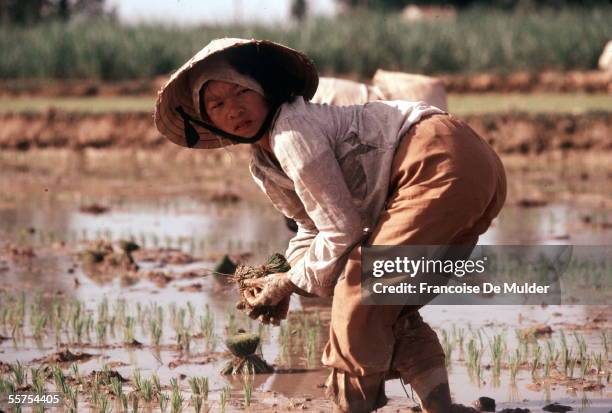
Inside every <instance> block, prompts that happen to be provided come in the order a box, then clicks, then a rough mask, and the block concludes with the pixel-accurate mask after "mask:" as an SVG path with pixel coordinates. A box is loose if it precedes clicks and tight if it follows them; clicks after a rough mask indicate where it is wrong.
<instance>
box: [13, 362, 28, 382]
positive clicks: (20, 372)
mask: <svg viewBox="0 0 612 413" xmlns="http://www.w3.org/2000/svg"><path fill="white" fill-rule="evenodd" d="M11 373H13V378H14V379H15V384H17V386H19V387H21V386H23V385H24V384H26V381H27V376H28V372H27V371H26V369H25V367H24V366H23V364H21V362H19V361H17V362H16V363H15V364H12V365H11Z"/></svg>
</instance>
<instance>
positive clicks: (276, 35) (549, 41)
mask: <svg viewBox="0 0 612 413" xmlns="http://www.w3.org/2000/svg"><path fill="white" fill-rule="evenodd" d="M610 21H612V8H610V7H605V6H604V7H601V8H586V9H580V8H568V7H566V8H562V9H559V10H553V9H544V10H540V11H538V12H531V13H528V14H521V13H509V12H504V11H500V10H494V9H484V8H470V9H467V10H465V11H461V12H460V13H459V14H458V16H457V18H456V19H455V20H448V21H442V22H440V21H419V22H404V21H402V20H401V19H400V17H399V15H385V14H379V13H373V12H365V11H362V12H355V13H347V14H346V15H343V16H338V17H337V18H317V19H311V20H308V21H306V22H304V24H302V25H300V26H296V25H287V26H285V27H283V28H278V27H262V26H237V25H224V26H205V27H190V28H180V27H170V26H168V27H164V26H160V25H151V24H147V25H145V24H142V25H137V26H120V25H118V24H116V23H112V22H110V21H104V20H102V21H98V22H95V21H94V22H83V21H81V22H74V23H67V24H62V23H57V22H56V23H45V24H41V25H37V26H33V27H17V26H3V27H1V28H0V50H2V58H1V59H0V78H100V79H133V78H143V77H152V76H157V75H163V74H166V73H168V72H171V71H173V70H174V69H176V68H178V67H179V66H180V65H181V64H182V63H183V62H185V61H186V60H187V59H188V58H189V57H190V56H192V55H193V53H194V52H196V51H197V50H199V49H200V48H201V47H203V46H204V45H205V44H206V43H208V42H209V41H210V40H212V39H214V38H218V37H232V36H234V37H246V38H250V37H255V38H262V39H270V40H274V41H278V42H281V43H284V44H288V45H290V46H292V47H295V48H297V49H299V50H302V51H304V52H306V53H307V54H308V55H309V56H310V57H311V58H312V59H313V60H314V62H315V64H316V65H317V67H318V68H319V70H320V71H321V72H322V73H326V74H335V75H342V74H357V75H358V76H360V77H362V78H369V77H370V76H371V75H372V74H373V73H374V72H375V71H376V69H378V68H385V69H390V70H402V71H407V72H420V73H428V74H435V73H441V72H447V73H457V72H475V71H496V72H508V71H516V70H531V71H538V70H542V69H558V70H567V69H592V68H595V67H596V64H597V59H598V57H599V55H600V54H601V51H602V49H603V46H604V45H605V43H606V41H607V40H609V39H610V38H612V28H611V26H610V25H609V22H610ZM17 45H18V46H17Z"/></svg>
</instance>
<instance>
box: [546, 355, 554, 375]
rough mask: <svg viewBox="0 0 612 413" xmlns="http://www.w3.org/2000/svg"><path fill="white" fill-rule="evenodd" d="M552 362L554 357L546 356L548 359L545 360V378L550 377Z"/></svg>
mask: <svg viewBox="0 0 612 413" xmlns="http://www.w3.org/2000/svg"><path fill="white" fill-rule="evenodd" d="M551 364H552V357H550V356H546V361H545V362H544V378H548V377H550V366H551Z"/></svg>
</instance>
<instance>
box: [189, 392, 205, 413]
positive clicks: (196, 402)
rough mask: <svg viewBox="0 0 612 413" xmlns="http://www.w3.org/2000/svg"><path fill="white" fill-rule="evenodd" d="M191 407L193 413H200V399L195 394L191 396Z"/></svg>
mask: <svg viewBox="0 0 612 413" xmlns="http://www.w3.org/2000/svg"><path fill="white" fill-rule="evenodd" d="M191 405H192V406H193V411H194V412H195V413H200V412H201V411H202V397H201V396H198V395H195V394H194V395H192V396H191Z"/></svg>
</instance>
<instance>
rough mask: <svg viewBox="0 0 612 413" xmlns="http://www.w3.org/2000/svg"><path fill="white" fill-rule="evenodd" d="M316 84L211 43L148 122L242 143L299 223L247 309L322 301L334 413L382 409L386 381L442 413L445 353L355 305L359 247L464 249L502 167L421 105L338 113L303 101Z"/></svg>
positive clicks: (452, 122) (169, 130)
mask: <svg viewBox="0 0 612 413" xmlns="http://www.w3.org/2000/svg"><path fill="white" fill-rule="evenodd" d="M317 81H318V76H317V72H316V69H315V67H314V66H313V64H312V63H311V62H310V60H309V59H308V58H307V57H306V56H305V55H303V54H302V53H300V52H297V51H295V50H292V49H290V48H288V47H285V46H282V45H279V44H275V43H272V42H268V41H257V40H243V39H218V40H214V41H212V42H211V43H209V44H208V45H207V46H206V47H205V48H204V49H202V50H201V51H200V52H198V53H197V54H196V55H195V56H194V57H193V58H191V59H190V60H189V61H188V62H187V63H185V64H184V65H183V66H182V67H181V68H180V69H178V70H177V71H176V72H175V73H174V74H173V75H172V76H171V77H170V79H169V81H168V82H167V83H166V85H165V86H164V87H163V88H162V89H161V91H160V93H159V95H158V98H157V103H156V110H155V123H156V126H157V128H158V129H159V131H160V132H161V133H162V134H163V135H165V136H166V137H167V138H168V139H170V140H171V141H172V142H174V143H176V144H179V145H182V146H185V147H188V148H201V149H212V148H219V147H223V146H226V145H232V144H237V143H248V144H251V148H252V159H251V163H250V171H251V174H252V175H253V177H254V179H255V182H256V183H257V184H258V185H259V187H260V188H261V189H262V190H263V191H264V192H265V193H266V194H267V196H268V197H269V199H270V201H271V202H272V204H273V205H274V206H275V207H276V208H277V209H278V210H279V211H281V212H282V213H283V214H284V215H285V216H287V217H289V218H292V219H294V220H295V221H296V222H297V225H298V232H297V234H296V235H295V236H294V237H293V238H292V239H291V241H289V246H288V249H287V251H286V254H285V255H286V257H287V259H288V260H289V262H290V263H291V267H292V268H291V270H290V271H289V272H287V273H282V274H273V275H270V276H267V277H265V278H261V279H257V280H253V281H252V283H251V284H250V286H251V287H253V289H252V290H251V293H250V294H247V296H246V297H245V298H246V299H247V300H248V301H249V303H250V304H251V305H253V306H260V305H273V306H276V307H275V315H274V316H273V317H271V318H267V319H265V320H262V321H264V322H272V323H278V322H279V321H280V319H283V318H285V317H286V315H287V310H288V306H289V297H290V296H291V294H292V293H294V292H296V293H299V294H306V295H318V296H330V295H333V304H332V313H331V325H330V333H329V334H330V335H329V341H328V343H327V345H326V347H325V350H324V354H323V358H322V361H323V363H324V364H325V365H326V366H329V367H330V368H331V369H332V371H331V375H330V376H329V378H328V381H327V391H326V393H327V396H328V397H329V398H330V399H331V400H332V401H333V406H334V411H336V412H370V411H373V410H376V409H377V408H379V407H381V406H383V405H384V404H385V403H386V397H385V391H384V383H385V379H388V378H398V377H399V378H401V379H402V380H403V381H404V382H408V383H410V385H411V386H412V388H413V389H414V391H415V392H416V394H417V395H418V397H419V399H420V400H421V404H422V406H423V409H424V411H426V412H429V413H434V412H435V413H440V412H443V413H448V412H455V411H457V412H458V411H468V410H462V409H465V408H463V407H459V406H457V405H453V406H452V407H451V398H450V391H449V385H448V375H447V371H446V369H445V365H444V353H443V351H442V348H441V345H440V342H439V340H438V338H437V336H436V334H435V332H434V331H433V330H432V329H431V328H430V327H429V326H428V325H427V324H426V323H425V322H423V320H422V319H421V317H420V315H419V313H418V311H417V310H418V308H417V307H414V306H371V305H370V306H367V305H362V304H361V303H360V298H361V297H360V296H361V292H360V277H361V261H360V253H361V246H362V245H372V244H381V245H410V244H415V245H436V244H440V245H443V244H462V245H475V244H476V242H477V240H478V236H479V235H480V234H482V233H483V232H485V230H486V229H487V228H488V227H489V225H490V223H491V221H492V220H493V218H494V217H495V216H496V215H497V214H498V212H499V210H500V209H501V206H502V204H503V202H504V199H505V193H506V185H505V174H504V170H503V166H502V164H501V162H500V160H499V158H498V157H497V156H496V155H495V153H494V152H493V150H492V149H491V148H490V147H489V145H488V144H487V143H486V142H485V141H484V140H483V139H482V138H480V137H479V136H478V135H477V134H476V133H475V132H474V131H473V130H472V129H470V128H469V127H468V126H467V125H466V124H465V123H463V122H461V121H460V120H458V119H456V118H454V117H453V116H451V115H449V114H447V113H445V112H444V111H442V110H440V109H438V108H436V107H433V106H429V105H427V104H425V103H423V102H404V101H394V102H385V101H376V102H371V103H368V104H365V105H355V106H347V107H335V106H328V105H319V104H313V103H310V102H309V99H310V98H311V97H312V96H313V95H314V93H315V91H316V89H317Z"/></svg>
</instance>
